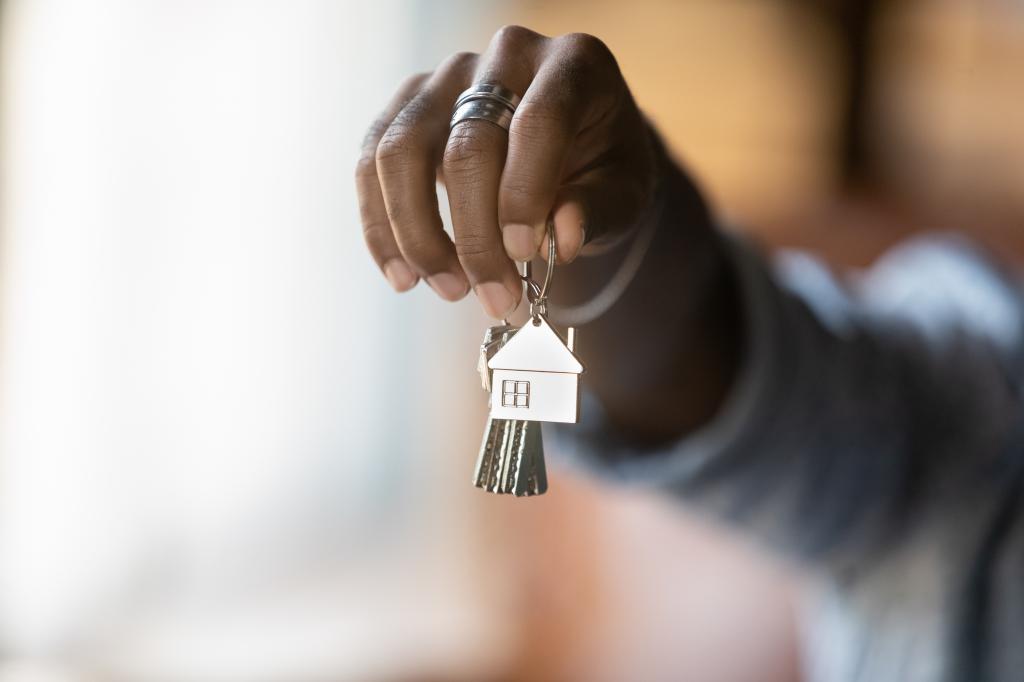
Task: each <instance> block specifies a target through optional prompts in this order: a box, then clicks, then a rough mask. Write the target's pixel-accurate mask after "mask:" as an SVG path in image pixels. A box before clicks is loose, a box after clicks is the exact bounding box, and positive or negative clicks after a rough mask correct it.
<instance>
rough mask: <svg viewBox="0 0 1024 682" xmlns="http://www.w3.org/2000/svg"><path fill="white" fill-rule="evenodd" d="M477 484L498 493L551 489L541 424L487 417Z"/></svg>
mask: <svg viewBox="0 0 1024 682" xmlns="http://www.w3.org/2000/svg"><path fill="white" fill-rule="evenodd" d="M473 478H474V480H473V484H474V485H475V486H476V487H478V488H481V489H483V490H486V491H487V492H491V493H495V494H498V495H513V496H515V497H531V496H533V495H543V494H544V493H545V492H546V491H547V489H548V481H547V471H546V469H545V466H544V442H543V440H542V439H541V428H540V424H538V423H536V422H528V421H513V420H508V419H493V418H489V419H488V420H487V428H486V429H485V430H484V437H483V442H482V443H481V444H480V454H479V456H478V458H477V463H476V473H475V475H474V477H473Z"/></svg>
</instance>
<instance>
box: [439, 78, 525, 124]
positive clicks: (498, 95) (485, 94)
mask: <svg viewBox="0 0 1024 682" xmlns="http://www.w3.org/2000/svg"><path fill="white" fill-rule="evenodd" d="M520 101H522V98H521V97H520V96H519V95H517V94H515V93H514V92H512V91H511V90H509V89H508V88H505V87H503V86H501V85H498V84H497V83H480V84H478V85H474V86H473V87H471V88H469V89H468V90H466V91H465V92H463V93H462V94H461V95H459V98H458V99H457V100H456V101H455V109H454V111H452V119H451V123H450V124H449V129H450V128H454V127H455V126H457V125H458V124H459V123H462V122H463V121H469V120H473V119H475V120H480V121H489V122H490V123H493V124H494V125H496V126H498V127H500V128H502V129H503V130H505V131H506V132H507V131H508V129H509V128H510V127H511V125H512V116H513V115H514V114H515V113H516V107H518V106H519V102H520Z"/></svg>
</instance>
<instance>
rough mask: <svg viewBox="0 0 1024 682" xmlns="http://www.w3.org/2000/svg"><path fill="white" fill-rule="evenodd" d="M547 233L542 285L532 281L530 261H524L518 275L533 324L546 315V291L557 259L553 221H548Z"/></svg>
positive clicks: (549, 286)
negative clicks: (546, 264) (546, 252)
mask: <svg viewBox="0 0 1024 682" xmlns="http://www.w3.org/2000/svg"><path fill="white" fill-rule="evenodd" d="M547 233H548V267H547V272H545V273H544V284H543V285H540V284H537V282H536V281H535V280H534V279H533V264H532V262H531V261H526V263H525V264H524V267H523V274H521V275H520V278H521V279H522V280H523V287H524V290H525V293H526V298H527V300H528V301H529V302H530V316H531V317H532V318H534V321H535V322H538V320H537V318H538V316H540V315H546V314H547V300H548V289H550V288H551V280H552V279H553V278H554V276H555V259H556V258H557V253H556V250H555V221H553V220H548V224H547Z"/></svg>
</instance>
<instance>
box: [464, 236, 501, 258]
mask: <svg viewBox="0 0 1024 682" xmlns="http://www.w3.org/2000/svg"><path fill="white" fill-rule="evenodd" d="M455 253H456V254H458V256H459V258H460V259H464V260H466V261H468V262H471V263H472V262H475V261H479V260H482V259H483V258H490V257H492V256H493V255H494V253H495V245H494V240H493V239H490V238H488V237H484V236H482V235H477V234H462V235H456V236H455Z"/></svg>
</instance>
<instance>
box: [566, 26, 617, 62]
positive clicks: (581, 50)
mask: <svg viewBox="0 0 1024 682" xmlns="http://www.w3.org/2000/svg"><path fill="white" fill-rule="evenodd" d="M561 41H562V42H563V44H565V45H566V46H567V47H568V49H569V50H570V51H571V52H572V53H573V54H574V55H576V56H577V57H578V58H579V59H582V60H584V61H593V62H596V63H600V62H607V61H614V57H613V56H612V51H611V50H610V49H608V46H607V45H605V43H604V41H603V40H601V39H600V38H598V37H597V36H593V35H591V34H589V33H567V34H566V35H564V36H562V38H561Z"/></svg>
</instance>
